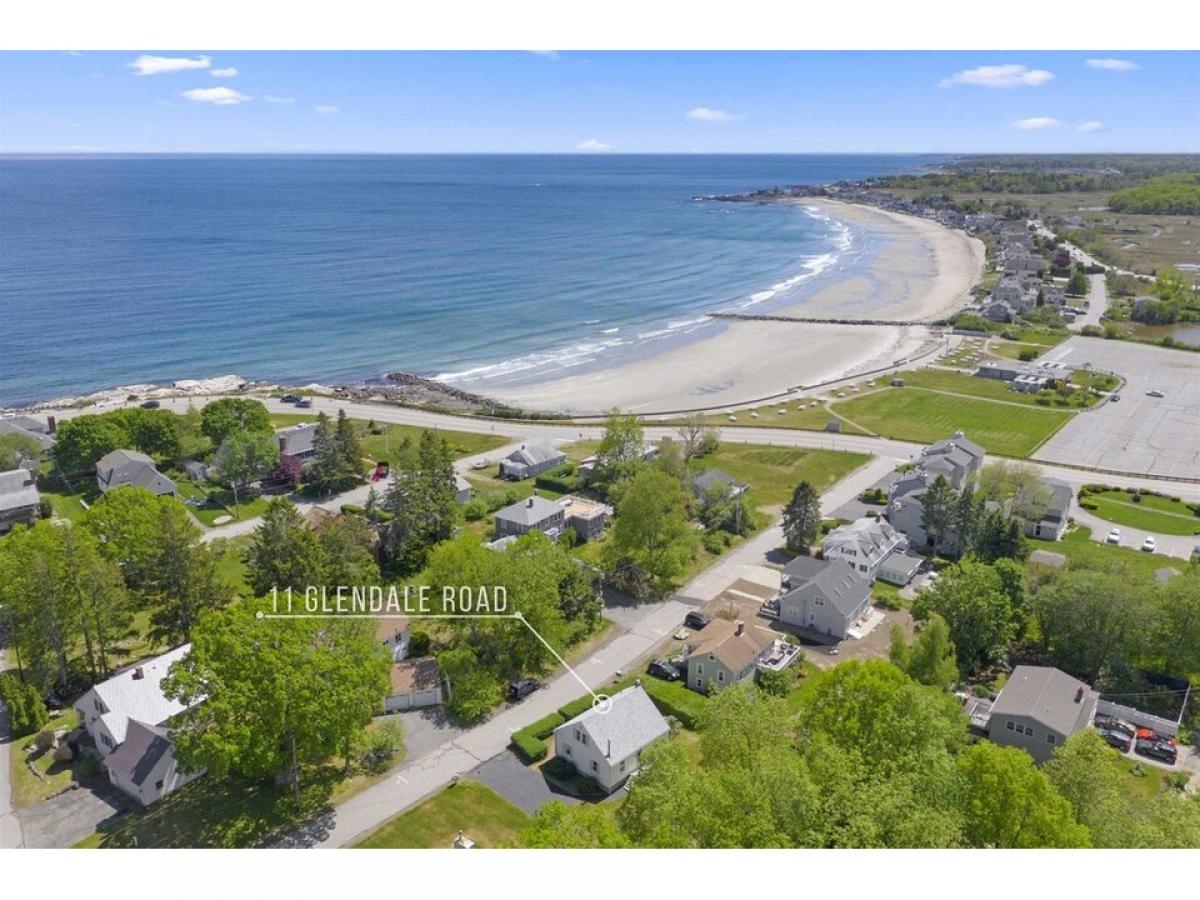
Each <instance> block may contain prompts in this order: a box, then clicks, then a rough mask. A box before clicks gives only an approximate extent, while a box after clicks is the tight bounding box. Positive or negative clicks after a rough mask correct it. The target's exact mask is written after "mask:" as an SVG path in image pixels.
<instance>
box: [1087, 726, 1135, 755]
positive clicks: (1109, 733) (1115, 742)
mask: <svg viewBox="0 0 1200 900" xmlns="http://www.w3.org/2000/svg"><path fill="white" fill-rule="evenodd" d="M1096 732H1097V733H1098V734H1099V735H1100V737H1102V738H1104V740H1105V741H1107V742H1108V745H1109V746H1110V747H1116V748H1117V749H1118V750H1120V751H1121V752H1122V753H1128V752H1129V748H1130V747H1131V746H1132V745H1133V738H1132V737H1130V736H1129V735H1127V734H1125V732H1123V731H1114V730H1113V729H1111V728H1097V729H1096Z"/></svg>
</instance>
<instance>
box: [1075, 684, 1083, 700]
mask: <svg viewBox="0 0 1200 900" xmlns="http://www.w3.org/2000/svg"><path fill="white" fill-rule="evenodd" d="M1081 700H1083V685H1082V684H1081V685H1080V686H1079V687H1078V688H1077V689H1076V690H1075V702H1076V703H1079V702H1080V701H1081Z"/></svg>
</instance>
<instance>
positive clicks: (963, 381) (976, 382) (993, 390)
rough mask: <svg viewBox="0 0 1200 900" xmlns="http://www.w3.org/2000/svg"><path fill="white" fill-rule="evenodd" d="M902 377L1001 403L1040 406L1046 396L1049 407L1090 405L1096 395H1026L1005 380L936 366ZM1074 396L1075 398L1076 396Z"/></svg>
mask: <svg viewBox="0 0 1200 900" xmlns="http://www.w3.org/2000/svg"><path fill="white" fill-rule="evenodd" d="M905 380H906V381H907V383H908V387H910V388H928V389H929V390H934V391H947V392H950V393H954V394H969V395H970V396H972V397H980V398H983V399H985V400H999V401H1002V402H1004V403H1019V404H1021V405H1022V406H1042V405H1044V404H1041V403H1038V400H1039V399H1045V397H1047V396H1048V397H1049V398H1050V402H1051V404H1052V405H1053V406H1057V407H1066V406H1073V405H1078V406H1083V407H1087V406H1091V405H1093V404H1094V403H1095V402H1096V399H1097V398H1096V397H1094V396H1093V395H1091V394H1090V393H1088V392H1086V391H1078V392H1076V393H1075V394H1072V398H1071V400H1067V399H1065V398H1062V397H1060V396H1059V395H1058V394H1057V393H1055V392H1054V391H1043V392H1040V393H1037V394H1026V393H1022V392H1021V391H1014V390H1013V389H1012V388H1011V387H1009V382H1007V381H1001V380H1000V379H998V378H980V377H977V376H975V375H962V374H960V373H958V372H946V371H942V370H940V369H918V370H916V371H915V372H909V373H908V374H907V375H906V376H905ZM1076 398H1078V399H1076Z"/></svg>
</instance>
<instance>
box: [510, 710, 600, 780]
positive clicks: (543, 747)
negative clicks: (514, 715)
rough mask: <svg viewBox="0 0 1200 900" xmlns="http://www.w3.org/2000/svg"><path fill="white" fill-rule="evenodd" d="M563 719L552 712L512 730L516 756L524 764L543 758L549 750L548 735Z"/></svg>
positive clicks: (552, 732)
mask: <svg viewBox="0 0 1200 900" xmlns="http://www.w3.org/2000/svg"><path fill="white" fill-rule="evenodd" d="M588 699H589V700H590V699H591V698H590V697H589V698H588ZM565 721H566V719H565V718H563V716H562V714H561V713H557V712H553V713H550V715H548V716H544V717H542V718H540V719H538V720H537V721H536V722H534V723H532V724H531V725H526V726H525V727H524V728H522V729H521V730H519V731H514V732H513V735H512V745H513V749H514V750H516V751H517V756H519V757H521V759H522V760H523V761H524V762H525V763H526V764H532V763H535V762H537V761H538V760H541V759H545V758H546V753H547V752H549V746H548V745H547V741H548V740H549V738H550V735H552V734H554V729H555V728H557V727H558V726H559V725H561V724H562V723H563V722H565Z"/></svg>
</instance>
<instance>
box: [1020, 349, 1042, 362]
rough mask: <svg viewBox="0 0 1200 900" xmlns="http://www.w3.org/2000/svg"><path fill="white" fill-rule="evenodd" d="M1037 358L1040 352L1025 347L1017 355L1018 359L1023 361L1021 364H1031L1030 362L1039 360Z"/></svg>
mask: <svg viewBox="0 0 1200 900" xmlns="http://www.w3.org/2000/svg"><path fill="white" fill-rule="evenodd" d="M1037 357H1038V351H1037V350H1035V349H1034V348H1033V347H1025V348H1023V349H1022V350H1021V352H1019V353H1018V354H1017V359H1019V360H1021V362H1029V361H1030V360H1034V359H1037Z"/></svg>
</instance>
